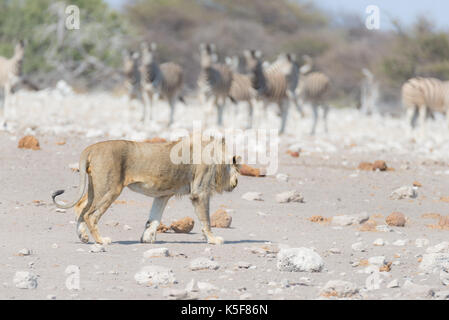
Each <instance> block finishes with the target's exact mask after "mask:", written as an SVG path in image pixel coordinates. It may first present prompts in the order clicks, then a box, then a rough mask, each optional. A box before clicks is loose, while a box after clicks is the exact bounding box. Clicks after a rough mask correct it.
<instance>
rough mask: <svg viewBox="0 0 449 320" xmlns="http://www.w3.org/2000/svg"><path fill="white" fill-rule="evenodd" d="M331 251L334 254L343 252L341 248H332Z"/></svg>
mask: <svg viewBox="0 0 449 320" xmlns="http://www.w3.org/2000/svg"><path fill="white" fill-rule="evenodd" d="M329 252H330V253H332V254H341V250H340V249H339V248H330V249H329Z"/></svg>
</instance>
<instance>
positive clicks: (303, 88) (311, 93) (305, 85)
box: [296, 56, 330, 136]
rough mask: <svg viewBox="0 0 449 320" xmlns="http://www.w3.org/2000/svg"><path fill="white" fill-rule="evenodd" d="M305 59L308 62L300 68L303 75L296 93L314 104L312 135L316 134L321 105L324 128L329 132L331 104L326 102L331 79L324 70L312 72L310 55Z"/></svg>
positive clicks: (306, 101) (305, 100)
mask: <svg viewBox="0 0 449 320" xmlns="http://www.w3.org/2000/svg"><path fill="white" fill-rule="evenodd" d="M304 61H305V62H306V63H305V64H304V65H303V66H302V67H301V68H300V73H301V76H300V78H299V83H298V87H297V88H296V94H297V95H298V96H300V97H301V98H302V100H303V102H305V103H310V104H311V105H312V111H313V124H312V128H311V130H310V135H312V136H313V135H315V131H316V125H317V122H318V107H319V106H321V108H322V109H323V120H324V130H325V132H326V133H327V132H328V128H327V115H328V113H329V105H328V104H327V103H326V100H327V94H328V92H329V87H330V79H329V77H328V76H327V75H325V74H324V73H322V72H310V71H311V70H312V67H313V63H312V59H311V58H310V57H309V56H304Z"/></svg>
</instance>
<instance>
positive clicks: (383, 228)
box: [376, 224, 393, 232]
mask: <svg viewBox="0 0 449 320" xmlns="http://www.w3.org/2000/svg"><path fill="white" fill-rule="evenodd" d="M376 231H379V232H393V229H391V228H390V227H389V226H387V225H386V224H382V225H379V226H376Z"/></svg>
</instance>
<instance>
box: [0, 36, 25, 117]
mask: <svg viewBox="0 0 449 320" xmlns="http://www.w3.org/2000/svg"><path fill="white" fill-rule="evenodd" d="M24 53H25V45H24V43H23V41H20V42H19V43H18V44H17V45H16V47H15V49H14V55H13V56H12V58H10V59H7V58H5V57H0V87H3V90H4V91H3V92H4V100H3V120H4V124H6V121H7V118H8V109H9V107H10V105H9V104H10V101H9V99H10V95H11V89H12V88H13V87H14V86H15V85H16V84H18V83H19V82H20V81H21V78H22V65H23V57H24Z"/></svg>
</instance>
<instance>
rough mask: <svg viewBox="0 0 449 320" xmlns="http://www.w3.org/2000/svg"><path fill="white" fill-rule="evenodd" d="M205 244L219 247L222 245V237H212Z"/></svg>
mask: <svg viewBox="0 0 449 320" xmlns="http://www.w3.org/2000/svg"><path fill="white" fill-rule="evenodd" d="M207 243H210V244H215V245H221V244H223V243H224V239H223V238H222V237H213V238H209V239H208V240H207Z"/></svg>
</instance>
